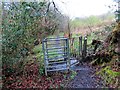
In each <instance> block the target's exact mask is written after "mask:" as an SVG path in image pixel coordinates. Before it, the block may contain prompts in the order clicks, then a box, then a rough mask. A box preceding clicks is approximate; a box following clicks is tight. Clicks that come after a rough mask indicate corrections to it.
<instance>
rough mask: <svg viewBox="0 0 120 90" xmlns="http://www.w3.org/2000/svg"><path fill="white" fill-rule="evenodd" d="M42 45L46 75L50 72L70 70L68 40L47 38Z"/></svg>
mask: <svg viewBox="0 0 120 90" xmlns="http://www.w3.org/2000/svg"><path fill="white" fill-rule="evenodd" d="M42 45H43V46H42V48H43V53H44V65H45V74H46V75H47V72H49V71H58V70H68V69H69V68H70V54H69V40H68V38H64V37H59V38H45V39H44V40H43V42H42Z"/></svg>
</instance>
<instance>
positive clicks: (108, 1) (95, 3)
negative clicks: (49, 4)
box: [54, 0, 115, 18]
mask: <svg viewBox="0 0 120 90" xmlns="http://www.w3.org/2000/svg"><path fill="white" fill-rule="evenodd" d="M54 2H56V3H57V5H58V6H59V8H60V9H61V10H62V11H63V12H64V13H65V14H67V15H69V16H70V17H71V18H72V17H86V16H90V15H101V14H103V13H107V12H108V11H110V8H108V6H109V5H113V4H115V3H113V0H54Z"/></svg>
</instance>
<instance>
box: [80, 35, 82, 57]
mask: <svg viewBox="0 0 120 90" xmlns="http://www.w3.org/2000/svg"><path fill="white" fill-rule="evenodd" d="M80 56H82V36H80V37H79V57H80Z"/></svg>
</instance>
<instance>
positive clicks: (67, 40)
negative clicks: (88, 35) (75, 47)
mask: <svg viewBox="0 0 120 90" xmlns="http://www.w3.org/2000/svg"><path fill="white" fill-rule="evenodd" d="M66 43H67V54H68V62H67V63H68V70H69V69H70V52H69V39H68V38H67V39H66Z"/></svg>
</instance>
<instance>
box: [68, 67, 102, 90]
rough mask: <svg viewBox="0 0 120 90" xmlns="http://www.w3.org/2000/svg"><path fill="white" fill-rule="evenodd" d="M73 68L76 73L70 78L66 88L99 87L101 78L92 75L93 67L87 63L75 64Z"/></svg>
mask: <svg viewBox="0 0 120 90" xmlns="http://www.w3.org/2000/svg"><path fill="white" fill-rule="evenodd" d="M73 69H75V70H76V71H77V75H76V76H75V77H74V79H73V80H71V81H70V82H69V83H68V84H67V85H66V87H67V88H101V87H103V85H102V80H101V79H99V78H98V77H97V76H95V75H94V71H95V69H94V68H91V67H89V66H88V65H80V66H75V67H74V68H73Z"/></svg>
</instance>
